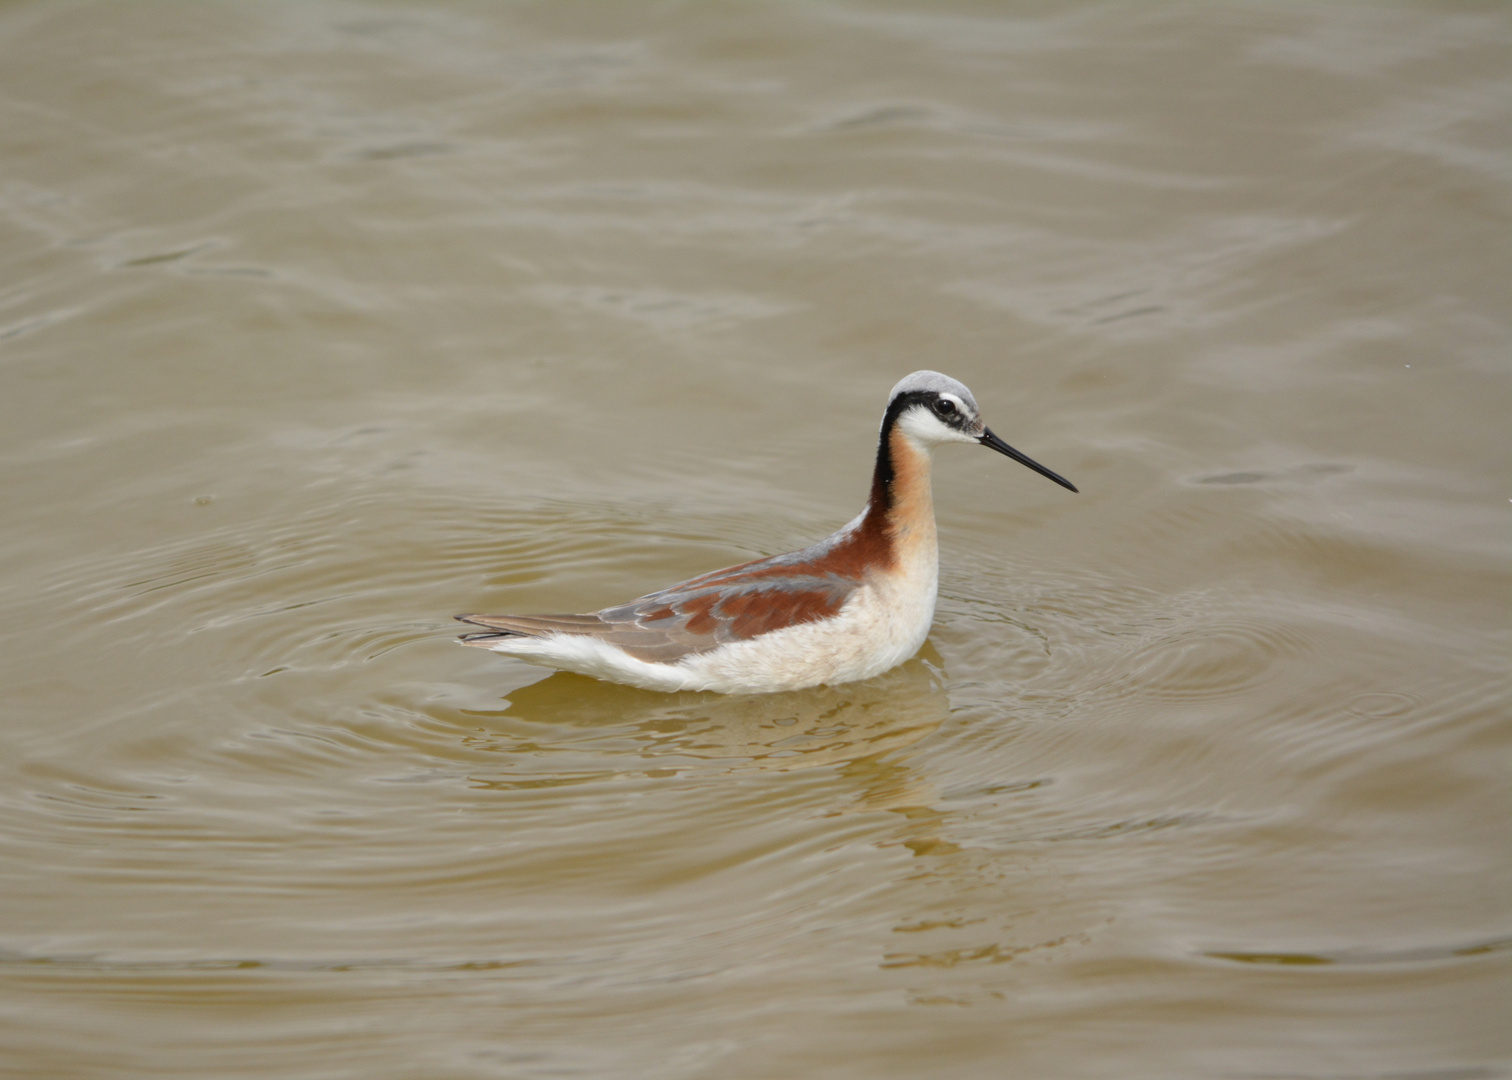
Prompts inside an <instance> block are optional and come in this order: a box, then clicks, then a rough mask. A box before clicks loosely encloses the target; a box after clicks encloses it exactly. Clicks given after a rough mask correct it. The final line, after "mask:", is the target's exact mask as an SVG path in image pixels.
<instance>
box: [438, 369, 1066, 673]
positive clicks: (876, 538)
mask: <svg viewBox="0 0 1512 1080" xmlns="http://www.w3.org/2000/svg"><path fill="white" fill-rule="evenodd" d="M942 443H979V444H981V445H982V446H985V447H988V448H989V449H992V450H996V451H997V452H998V453H1000V454H1006V455H1007V456H1008V457H1011V458H1012V459H1013V460H1014V461H1017V462H1019V463H1020V464H1022V465H1027V466H1028V467H1029V468H1031V469H1033V470H1034V471H1035V472H1037V473H1039V474H1040V475H1041V476H1047V477H1049V478H1050V479H1051V480H1054V481H1055V482H1056V483H1057V484H1060V485H1061V486H1062V487H1064V488H1068V489H1070V490H1071V491H1075V490H1076V486H1075V485H1074V484H1072V483H1071V481H1069V480H1067V479H1065V478H1064V477H1062V476H1059V475H1057V474H1055V473H1053V472H1051V471H1050V470H1049V469H1047V468H1045V467H1044V466H1043V465H1041V464H1039V462H1037V461H1034V460H1032V459H1030V458H1028V457H1026V456H1025V455H1023V454H1021V453H1019V452H1018V451H1017V450H1015V449H1014V448H1013V447H1011V446H1009V445H1008V444H1007V443H1005V442H1004V441H1003V440H1002V439H1000V438H998V437H997V436H996V435H994V434H993V433H992V430H991V429H990V428H988V427H987V425H986V424H984V423H983V422H982V418H981V413H980V410H979V409H978V408H977V403H976V398H974V397H973V396H972V394H971V391H970V390H968V389H966V387H965V386H964V385H962V384H961V383H959V382H957V381H956V380H954V379H952V378H950V377H949V376H948V375H941V374H940V373H939V372H937V371H916V372H914V373H913V374H912V375H909V376H907V377H906V378H904V379H903V380H902V381H900V382H899V383H898V384H897V385H896V386H894V387H893V389H892V394H891V395H890V396H889V397H888V401H887V410H886V411H885V412H884V413H883V414H882V432H881V436H880V437H879V438H878V440H877V464H876V469H875V471H874V472H873V474H872V486H871V497H870V498H869V499H868V500H867V503H866V508H865V509H864V510H862V511H861V513H859V514H857V515H856V516H855V517H854V518H853V519H851V521H850V522H849V523H848V524H846V525H845V526H844V527H843V528H841V529H840V530H839V531H838V532H836V533H834V534H833V535H831V536H827V537H825V538H824V539H823V540H820V541H819V542H818V543H817V544H812V545H810V546H809V547H806V548H803V549H801V550H799V551H793V552H789V553H787V554H786V555H773V556H771V557H770V558H766V559H756V560H755V561H753V562H747V563H741V564H740V565H739V566H731V567H727V568H726V569H724V570H715V571H712V572H711V573H707V574H700V575H699V576H698V577H695V578H689V579H688V580H687V581H683V582H679V583H678V584H676V585H669V586H667V587H666V588H665V589H659V590H657V591H656V592H653V593H647V594H646V595H645V596H642V597H640V598H639V599H636V600H631V601H629V602H628V603H624V604H618V605H616V606H614V607H607V608H603V609H602V610H600V611H595V612H593V613H592V614H588V615H458V616H456V618H458V619H460V620H461V621H463V622H465V623H471V624H473V625H476V626H481V627H484V628H485V629H484V630H483V631H482V632H473V633H468V634H463V635H462V637H461V642H462V644H464V645H473V646H476V647H478V648H480V649H491V650H492V651H494V652H497V653H504V654H506V655H509V656H514V657H518V658H519V659H521V660H526V661H529V662H530V663H532V664H543V665H546V666H548V667H557V668H562V669H565V670H567V671H576V672H579V673H581V674H583V675H592V676H594V677H596V678H600V679H607V680H609V681H611V682H619V683H629V684H630V685H631V686H639V687H642V688H644V689H647V690H663V691H676V690H713V691H717V692H719V693H724V694H752V693H770V692H774V691H780V690H801V689H803V688H804V687H809V686H818V685H821V684H829V685H835V684H838V683H847V682H854V681H856V680H858V679H869V678H871V677H872V676H873V675H880V674H881V673H882V672H884V671H886V670H888V669H889V668H892V667H895V666H896V665H898V664H901V663H902V662H903V661H905V660H907V659H908V658H909V657H911V656H913V654H914V653H915V652H917V651H918V650H919V647H920V646H921V645H923V644H924V639H925V637H926V636H928V634H929V627H930V624H931V623H933V621H934V609H935V596H936V593H937V591H938V588H939V579H940V566H939V552H938V547H937V544H936V539H935V518H934V501H933V498H932V496H931V493H930V483H929V479H930V460H931V454H932V452H933V450H934V448H935V447H936V446H938V445H940V444H942Z"/></svg>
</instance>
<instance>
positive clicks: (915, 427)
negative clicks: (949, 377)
mask: <svg viewBox="0 0 1512 1080" xmlns="http://www.w3.org/2000/svg"><path fill="white" fill-rule="evenodd" d="M940 399H941V400H942V401H946V402H949V403H950V406H951V409H952V411H950V412H948V413H947V414H946V416H947V418H946V419H942V418H941V417H940V416H938V415H937V414H936V412H935V410H933V409H931V408H930V407H929V406H927V405H915V406H914V407H913V408H911V409H909V410H908V411H907V412H905V413H904V414H903V415H902V416H900V417H898V427H899V428H901V429H902V430H903V432H904V433H905V434H907V435H908V436H910V437H911V438H913V439H914V440H915V441H917V442H919V443H922V444H923V445H925V446H933V445H935V444H936V443H948V442H959V443H974V442H976V441H977V440H978V439H979V438H980V437H981V434H982V431H983V427H982V421H981V420H980V419H978V418H977V416H976V410H974V409H972V407H971V406H970V405H967V404H966V403H965V402H964V401H962V400H961V399H960V398H959V397H957V396H956V395H955V394H949V393H945V394H941V395H940ZM950 421H955V422H956V423H961V424H963V427H964V430H963V429H962V428H961V427H955V426H953V425H952V423H950Z"/></svg>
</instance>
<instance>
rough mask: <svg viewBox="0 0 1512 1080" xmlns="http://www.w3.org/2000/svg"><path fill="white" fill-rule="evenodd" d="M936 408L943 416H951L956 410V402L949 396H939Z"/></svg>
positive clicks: (935, 404)
mask: <svg viewBox="0 0 1512 1080" xmlns="http://www.w3.org/2000/svg"><path fill="white" fill-rule="evenodd" d="M934 410H935V412H937V413H939V414H940V415H941V416H949V415H950V414H951V413H953V412H955V411H956V410H955V402H953V401H951V400H950V399H949V398H939V399H938V400H936V401H935V403H934Z"/></svg>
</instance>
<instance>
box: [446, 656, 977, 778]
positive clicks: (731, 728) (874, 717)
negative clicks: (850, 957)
mask: <svg viewBox="0 0 1512 1080" xmlns="http://www.w3.org/2000/svg"><path fill="white" fill-rule="evenodd" d="M932 653H933V650H931V649H928V648H926V649H925V650H924V652H923V653H922V654H921V655H920V656H919V657H918V658H916V659H914V660H912V661H910V662H909V663H907V664H904V665H902V666H901V667H898V668H895V669H894V670H892V671H890V672H887V673H886V674H884V675H881V676H878V677H877V678H874V679H870V680H867V681H866V682H862V683H851V684H848V685H845V686H838V687H814V688H811V689H807V690H796V691H792V692H790V693H777V694H761V695H750V696H742V697H729V696H717V695H713V694H702V693H683V694H660V693H654V692H651V691H645V690H637V689H634V688H632V687H626V686H620V685H617V684H613V683H606V682H601V681H599V680H596V679H591V678H587V677H585V676H582V675H574V674H571V673H568V672H559V673H557V674H554V675H551V676H548V677H547V678H545V679H542V680H541V681H539V682H536V683H532V684H531V685H529V686H525V687H521V688H520V689H518V690H515V691H512V692H511V693H510V694H508V695H507V696H506V697H505V699H504V700H505V701H506V702H507V703H508V705H507V707H506V708H505V709H504V710H502V711H500V712H491V711H490V712H489V713H482V714H480V713H478V712H470V715H471V716H472V717H473V718H475V719H477V718H479V717H482V716H486V717H488V719H489V721H490V722H489V723H488V729H491V730H492V731H493V732H496V733H497V734H498V735H505V736H506V738H507V739H508V741H509V742H510V743H512V744H513V747H512V748H514V749H518V741H517V740H519V739H520V738H521V737H526V738H528V740H529V742H530V743H531V745H532V746H533V747H534V748H535V749H536V750H538V751H547V752H550V751H552V750H563V751H567V750H572V751H577V752H582V751H586V750H590V749H594V750H598V751H601V752H602V751H608V750H616V749H617V750H621V751H631V752H634V753H636V754H637V756H638V757H639V758H640V759H641V760H640V761H639V762H638V765H639V768H640V769H641V770H642V771H644V770H645V769H647V768H648V767H649V768H655V767H657V766H658V765H660V766H662V767H667V768H678V767H679V765H680V764H685V765H695V764H698V763H703V762H707V763H713V762H718V763H721V764H723V765H726V766H728V767H731V768H737V769H741V770H744V769H748V768H755V769H764V770H788V769H799V768H812V767H815V766H819V765H837V764H838V765H844V764H847V763H851V762H856V761H858V760H861V759H871V758H875V757H877V756H878V755H881V754H885V753H887V752H889V751H893V750H898V749H900V748H902V747H905V746H909V745H911V744H913V743H915V742H917V741H919V740H920V739H922V738H924V737H925V736H926V735H928V734H929V733H930V732H932V731H934V730H935V729H936V728H938V727H939V726H940V724H941V723H942V722H944V720H945V718H946V716H947V715H948V714H949V709H950V699H949V697H948V695H947V694H946V692H945V688H944V685H943V679H942V675H941V672H940V669H939V667H938V665H937V663H936V662H934V661H932V660H931V655H932ZM937 659H938V658H937V657H935V660H937ZM474 745H477V743H476V742H474ZM498 748H499V749H501V750H502V749H505V747H504V746H499V747H498ZM648 759H649V760H648ZM600 763H602V758H600ZM864 771H866V770H863V772H864ZM888 771H889V772H891V770H888ZM867 786H868V788H870V787H873V786H876V787H878V788H879V790H880V789H882V788H885V789H887V790H889V791H891V792H892V796H890V797H889V798H888V799H887V800H886V801H888V802H892V801H894V799H895V797H896V795H897V793H898V789H899V788H900V787H907V786H908V785H907V783H906V782H905V781H903V780H901V779H900V778H899V777H897V776H892V777H890V779H889V780H888V781H887V782H885V783H881V784H877V785H873V784H868V785H867Z"/></svg>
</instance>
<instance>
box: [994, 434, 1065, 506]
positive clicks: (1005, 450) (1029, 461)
mask: <svg viewBox="0 0 1512 1080" xmlns="http://www.w3.org/2000/svg"><path fill="white" fill-rule="evenodd" d="M977 442H979V443H981V444H982V445H983V446H989V447H991V448H992V449H994V450H996V451H997V452H998V453H1000V454H1007V455H1008V456H1009V457H1011V458H1012V459H1013V460H1014V461H1016V462H1018V463H1019V464H1020V465H1027V466H1029V467H1030V468H1031V469H1033V470H1034V471H1035V472H1037V473H1039V474H1040V475H1041V476H1048V477H1049V478H1050V479H1051V480H1054V481H1055V482H1056V483H1057V484H1059V485H1060V486H1061V487H1063V488H1069V489H1070V490H1071V491H1075V490H1076V485H1075V484H1073V483H1072V482H1071V481H1069V480H1067V479H1066V478H1065V477H1064V476H1061V475H1059V474H1058V473H1053V472H1051V471H1050V470H1049V469H1047V468H1045V467H1044V466H1043V465H1041V464H1040V463H1039V462H1037V461H1035V460H1034V459H1033V458H1032V457H1030V456H1029V455H1027V454H1021V453H1019V452H1018V451H1017V450H1015V449H1014V448H1013V447H1011V446H1009V445H1008V444H1007V443H1005V442H1004V441H1003V440H1002V439H1000V438H998V437H997V436H996V435H994V434H993V433H992V429H991V428H983V429H982V437H981V438H980V439H978V440H977Z"/></svg>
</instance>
